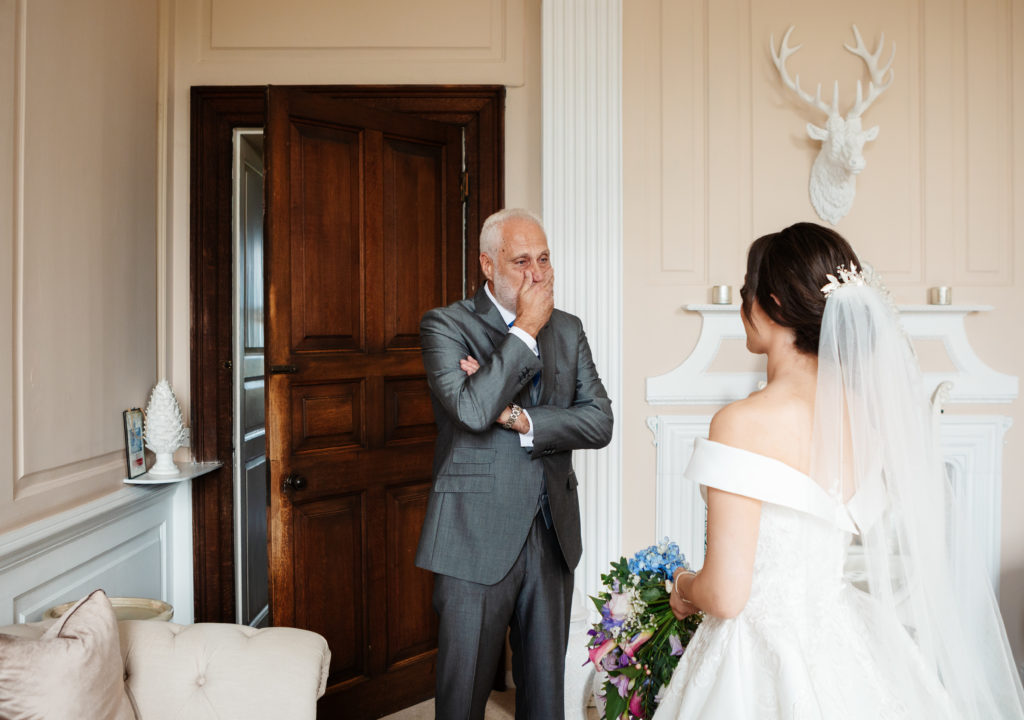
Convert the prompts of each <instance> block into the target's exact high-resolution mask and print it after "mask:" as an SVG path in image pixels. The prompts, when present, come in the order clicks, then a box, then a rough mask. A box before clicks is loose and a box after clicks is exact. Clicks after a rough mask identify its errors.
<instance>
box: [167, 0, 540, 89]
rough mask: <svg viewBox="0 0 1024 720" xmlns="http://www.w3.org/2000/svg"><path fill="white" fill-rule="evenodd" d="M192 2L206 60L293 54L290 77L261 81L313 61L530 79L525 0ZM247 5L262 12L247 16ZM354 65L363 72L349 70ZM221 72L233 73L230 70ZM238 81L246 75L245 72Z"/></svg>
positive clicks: (386, 76) (338, 79) (413, 78)
mask: <svg viewBox="0 0 1024 720" xmlns="http://www.w3.org/2000/svg"><path fill="white" fill-rule="evenodd" d="M185 4H188V5H191V6H192V8H191V11H189V12H188V14H187V16H186V17H188V21H189V24H190V25H191V27H193V28H194V41H195V42H196V43H197V47H196V50H197V53H198V54H197V59H198V61H199V65H200V66H214V67H218V68H220V69H224V68H226V67H232V68H235V67H237V66H238V64H239V63H243V62H246V61H252V60H253V59H254V58H261V59H265V58H268V57H273V58H274V59H275V60H281V61H284V60H287V61H288V62H287V69H288V71H289V72H291V73H292V75H293V77H292V78H291V79H288V80H286V79H284V78H281V79H277V78H274V77H270V76H266V77H261V80H262V81H270V82H278V83H282V82H294V80H295V78H294V73H295V71H297V70H298V69H300V67H301V66H302V65H303V64H304V61H308V62H309V63H310V65H311V66H312V67H316V68H317V69H318V71H319V72H324V71H325V70H327V69H330V70H331V72H332V73H333V74H331V75H330V76H327V75H325V76H324V77H322V78H317V77H310V76H306V78H305V80H306V81H307V82H318V83H334V84H337V83H344V82H350V81H358V82H365V83H385V82H394V79H395V78H396V77H403V78H406V80H405V81H406V82H421V83H424V82H447V83H451V82H467V83H485V82H486V83H501V84H503V85H506V86H518V85H522V84H523V82H524V73H525V70H524V60H525V49H524V43H525V35H524V33H525V12H526V7H525V0H484V1H481V0H448V2H447V3H446V4H444V6H439V4H438V3H409V2H406V1H405V0H354V1H353V2H346V3H338V2H331V0H303V1H302V2H298V3H291V4H281V3H277V2H273V1H272V0H256V1H255V2H250V1H249V0H188V1H187V2H186V3H185ZM439 7H440V12H439ZM239 15H245V16H246V17H247V18H255V17H260V18H262V21H261V22H249V23H245V24H239V23H237V22H235V18H236V17H238V16H239ZM179 17H182V16H180V15H179ZM193 23H194V24H193ZM346 67H348V69H349V72H350V73H358V79H356V78H355V76H353V77H352V79H351V80H350V79H349V78H348V77H346V76H345V72H346ZM238 72H242V73H244V68H241V69H239V70H238ZM339 72H341V75H339V74H338V73H339ZM367 72H370V73H371V75H372V76H368V75H367ZM216 80H217V81H218V82H223V81H225V77H224V74H223V72H220V73H219V74H218V75H217V76H216ZM197 81H198V82H202V80H201V79H197ZM231 82H244V80H243V78H242V76H241V75H239V76H237V77H232V78H231Z"/></svg>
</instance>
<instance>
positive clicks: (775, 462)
mask: <svg viewBox="0 0 1024 720" xmlns="http://www.w3.org/2000/svg"><path fill="white" fill-rule="evenodd" d="M697 440H698V441H699V442H705V443H707V444H709V445H713V446H715V447H720V448H725V449H726V450H731V451H733V452H737V453H741V454H743V455H748V456H750V457H752V458H756V459H758V460H764V461H765V462H769V463H771V464H773V465H775V466H777V467H781V468H784V469H786V470H788V471H789V472H792V473H795V474H797V475H799V476H800V477H802V478H806V479H808V480H810V481H811V482H814V484H815V485H817V483H816V482H815V481H814V478H812V477H811V476H810V475H808V474H807V473H805V472H804V471H803V470H797V469H796V468H795V467H793V466H792V465H790V464H789V463H785V462H783V461H782V460H779V459H778V458H773V457H769V456H768V455H763V454H762V453H759V452H754V451H753V450H745V449H744V448H739V447H736V446H735V445H726V444H725V443H721V442H718V441H716V440H711V439H709V438H697Z"/></svg>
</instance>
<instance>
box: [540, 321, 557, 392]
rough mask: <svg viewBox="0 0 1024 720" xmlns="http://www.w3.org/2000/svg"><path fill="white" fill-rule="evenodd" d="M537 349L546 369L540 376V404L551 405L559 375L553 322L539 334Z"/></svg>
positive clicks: (549, 322)
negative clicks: (556, 377) (556, 378)
mask: <svg viewBox="0 0 1024 720" xmlns="http://www.w3.org/2000/svg"><path fill="white" fill-rule="evenodd" d="M537 348H538V349H539V350H540V361H541V363H543V367H544V369H543V370H542V371H541V376H540V403H539V404H541V405H549V404H551V396H552V395H553V394H554V392H555V385H556V383H555V376H556V375H557V374H558V365H557V363H556V362H555V361H556V359H557V358H556V352H557V351H556V348H555V331H554V330H552V329H551V321H550V320H548V323H547V325H545V326H544V327H542V328H541V330H540V332H539V333H537Z"/></svg>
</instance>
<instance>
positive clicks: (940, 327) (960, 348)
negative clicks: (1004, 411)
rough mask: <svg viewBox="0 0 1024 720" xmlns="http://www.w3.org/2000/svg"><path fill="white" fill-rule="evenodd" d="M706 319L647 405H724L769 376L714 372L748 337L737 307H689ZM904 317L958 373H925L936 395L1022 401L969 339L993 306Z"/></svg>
mask: <svg viewBox="0 0 1024 720" xmlns="http://www.w3.org/2000/svg"><path fill="white" fill-rule="evenodd" d="M685 308H686V310H689V311H691V312H697V313H700V315H701V317H702V318H703V325H702V327H701V332H700V338H699V339H698V340H697V346H696V347H695V348H694V350H693V352H692V353H691V354H690V356H689V357H688V358H686V360H684V361H683V362H682V363H681V364H680V365H679V366H678V367H676V368H675V369H674V370H671V371H669V372H667V373H665V374H664V375H659V376H657V377H652V378H648V379H647V402H649V403H650V404H652V405H724V404H725V403H729V402H732V401H733V400H738V399H740V398H744V397H746V396H747V395H749V394H750V393H751V392H753V391H754V390H756V389H757V384H758V383H759V382H760V381H762V380H763V379H764V375H763V374H761V373H757V372H712V371H710V370H709V368H710V367H711V364H712V363H713V362H714V360H715V357H716V355H717V354H718V351H719V348H720V347H721V345H722V342H723V341H725V340H741V339H743V338H744V337H745V335H744V332H743V322H742V320H741V319H740V314H739V306H738V305H686V306H685ZM899 309H900V317H901V319H902V320H903V326H904V327H905V328H906V330H907V333H908V334H909V335H910V337H911V338H912V339H914V340H940V341H941V342H942V344H943V346H944V347H945V349H946V352H947V354H948V355H949V359H950V360H951V361H952V363H953V366H954V368H955V369H954V370H951V371H948V372H926V373H924V383H925V388H926V389H927V390H928V391H929V392H931V391H933V390H934V389H935V388H937V387H938V386H939V384H940V383H943V382H948V383H950V392H949V396H948V398H947V400H946V401H947V402H951V403H1008V402H1012V401H1013V400H1015V399H1016V398H1017V394H1018V381H1017V378H1016V377H1014V376H1013V375H1005V374H1003V373H1000V372H997V371H996V370H993V369H992V368H990V367H989V366H988V365H986V364H985V363H984V362H983V361H982V360H981V358H979V357H978V355H977V354H976V353H975V352H974V350H973V348H972V347H971V344H970V341H969V340H968V339H967V330H966V327H965V323H964V321H965V319H966V318H967V316H968V315H970V314H971V313H977V312H988V311H990V310H992V307H991V306H990V305H901V306H900V307H899Z"/></svg>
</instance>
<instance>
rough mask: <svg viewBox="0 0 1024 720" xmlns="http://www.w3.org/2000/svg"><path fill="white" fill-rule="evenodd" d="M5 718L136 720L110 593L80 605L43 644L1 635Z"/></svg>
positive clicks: (1, 712)
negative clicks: (129, 695)
mask: <svg viewBox="0 0 1024 720" xmlns="http://www.w3.org/2000/svg"><path fill="white" fill-rule="evenodd" d="M0 717H2V718H6V719H7V720H73V719H74V720H80V719H81V718H95V720H135V712H134V710H133V709H132V703H131V700H130V699H129V697H128V694H127V692H126V691H125V686H124V664H123V662H122V660H121V650H120V642H119V639H118V632H117V618H116V617H115V616H114V609H113V608H112V607H111V606H110V600H108V599H107V595H106V593H104V592H103V591H102V590H96V591H94V592H93V593H91V594H90V595H88V596H87V597H85V598H83V599H82V600H79V601H78V602H77V603H75V604H74V605H72V606H71V608H69V609H68V611H67V612H66V613H64V615H62V616H61V618H60V619H59V620H57V622H55V623H54V624H53V625H51V626H50V627H49V629H47V631H46V632H45V633H43V635H42V636H41V637H40V638H39V639H37V640H32V639H28V638H24V637H15V636H13V635H5V634H0Z"/></svg>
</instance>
